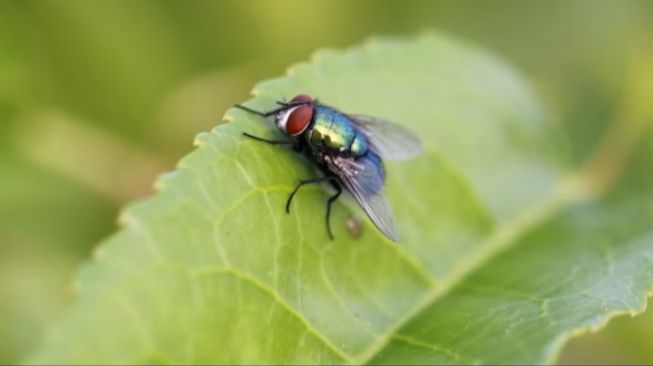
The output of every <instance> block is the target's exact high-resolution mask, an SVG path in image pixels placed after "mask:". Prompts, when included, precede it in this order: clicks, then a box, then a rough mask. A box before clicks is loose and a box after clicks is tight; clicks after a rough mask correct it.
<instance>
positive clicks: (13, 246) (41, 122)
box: [0, 0, 653, 364]
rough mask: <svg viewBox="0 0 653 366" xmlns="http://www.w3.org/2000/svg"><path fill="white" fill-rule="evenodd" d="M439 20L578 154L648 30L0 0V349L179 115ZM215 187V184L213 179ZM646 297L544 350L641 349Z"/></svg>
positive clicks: (482, 12) (462, 11)
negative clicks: (523, 87)
mask: <svg viewBox="0 0 653 366" xmlns="http://www.w3.org/2000/svg"><path fill="white" fill-rule="evenodd" d="M425 30H438V31H443V32H446V33H450V34H453V35H455V36H457V37H459V38H462V39H465V40H468V41H471V42H474V43H476V44H479V45H481V46H483V47H485V48H487V49H490V50H493V51H494V52H495V53H497V54H498V55H500V56H501V57H503V58H504V59H506V60H508V61H509V62H511V63H512V64H514V65H515V66H516V67H518V68H520V69H521V70H522V71H523V73H524V75H525V76H526V78H527V79H529V80H530V81H531V82H532V84H533V85H534V87H535V88H536V90H537V92H538V93H539V94H540V95H541V97H542V98H543V100H544V101H545V103H546V104H547V107H548V108H549V110H550V111H551V116H552V118H554V119H556V120H558V121H560V123H561V124H562V125H563V128H564V129H565V131H566V133H567V134H568V135H569V136H570V139H571V141H573V158H574V161H575V162H576V163H578V164H580V163H581V162H582V161H583V160H584V159H585V158H586V157H587V155H588V154H589V152H590V151H592V149H593V148H594V147H595V145H596V141H597V140H598V137H599V136H600V135H601V134H602V132H603V130H604V128H605V127H606V126H607V124H608V123H609V122H610V121H611V120H612V119H613V118H614V115H615V113H616V111H617V109H618V108H619V106H620V105H621V103H623V100H622V99H623V98H622V90H623V87H624V86H623V79H624V77H625V75H626V74H627V65H628V62H629V61H628V60H629V56H628V55H632V54H633V52H638V50H640V49H648V50H650V49H651V47H652V45H653V41H652V40H653V2H651V1H641V2H635V1H594V0H587V1H546V2H527V1H493V2H477V1H378V0H358V1H347V0H342V1H335V0H328V1H327V0H323V1H306V0H303V1H302V0H297V1H279V0H274V1H272V0H269V1H263V0H259V1H255V0H239V1H219V0H217V1H86V0H80V1H65V0H64V1H26V0H22V1H6V0H0V363H2V364H4V363H13V362H18V361H20V360H21V359H23V358H24V356H25V355H27V354H29V352H30V351H31V350H33V349H34V348H36V347H38V345H39V343H40V340H41V338H42V336H43V334H44V333H45V332H47V329H48V326H47V325H48V324H49V323H51V322H52V321H53V320H56V319H57V317H58V316H59V314H61V312H62V310H63V309H64V308H65V306H66V305H67V304H68V303H69V302H70V301H71V299H72V298H73V292H74V291H73V289H74V282H73V275H74V272H75V268H76V267H77V266H78V265H79V264H80V263H81V262H82V261H84V260H86V259H87V258H88V257H89V256H90V255H92V251H93V247H94V245H95V244H96V243H97V242H98V241H99V240H101V239H102V238H103V237H106V236H107V235H109V234H110V233H111V232H112V231H113V230H114V229H115V227H116V224H115V220H116V217H117V213H118V211H119V210H120V207H121V206H123V205H124V204H125V203H126V202H128V201H132V200H135V199H139V198H142V197H144V196H146V195H147V194H149V193H150V191H151V186H152V182H153V180H154V177H155V176H156V175H157V174H158V173H160V172H162V171H165V170H170V169H173V167H174V164H175V162H176V161H177V160H178V159H179V158H180V157H181V156H182V155H184V154H185V153H187V152H189V151H190V150H191V149H192V140H193V137H194V135H195V134H196V133H198V132H199V131H202V130H208V129H210V128H211V127H213V126H215V125H216V124H218V123H221V116H222V114H223V112H224V111H225V110H226V108H228V107H229V106H230V105H232V104H233V103H236V102H239V101H242V100H244V99H246V98H247V97H248V93H249V90H250V89H251V88H252V86H253V85H254V83H255V82H257V81H258V80H261V79H265V78H270V77H275V76H279V75H281V74H283V73H284V71H285V69H286V67H287V66H288V65H290V64H292V63H295V62H298V61H303V60H306V59H307V58H308V57H309V55H310V54H311V53H312V52H313V51H314V50H315V49H318V48H325V47H337V48H340V47H348V46H351V45H355V44H357V43H360V42H362V41H364V40H365V39H366V38H368V37H370V36H379V35H413V34H416V33H419V32H423V31H425ZM218 188H219V187H218ZM651 339H653V311H648V312H647V313H645V314H643V315H641V316H639V317H637V318H634V319H632V318H628V317H623V318H619V319H616V320H614V321H613V322H611V323H610V325H609V326H608V327H607V328H605V329H604V330H602V331H601V332H599V333H598V334H590V335H585V336H582V337H580V338H578V339H574V340H573V341H572V342H571V344H570V345H569V346H568V347H567V348H566V349H565V350H564V352H563V354H562V357H561V363H592V362H595V363H653V347H651V341H650V340H651Z"/></svg>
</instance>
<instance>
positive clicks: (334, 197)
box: [326, 180, 342, 240]
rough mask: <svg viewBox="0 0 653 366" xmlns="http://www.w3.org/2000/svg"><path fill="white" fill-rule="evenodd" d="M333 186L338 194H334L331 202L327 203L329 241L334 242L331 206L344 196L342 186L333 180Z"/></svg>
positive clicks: (330, 199) (330, 198)
mask: <svg viewBox="0 0 653 366" xmlns="http://www.w3.org/2000/svg"><path fill="white" fill-rule="evenodd" d="M331 185H332V186H333V188H335V189H336V193H334V194H333V196H331V197H329V200H328V201H327V210H326V226H327V233H329V239H331V240H333V232H331V205H332V204H333V202H335V201H336V200H337V199H338V197H340V195H341V194H342V187H340V184H338V182H337V181H336V180H331Z"/></svg>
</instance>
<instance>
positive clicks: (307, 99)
mask: <svg viewBox="0 0 653 366" xmlns="http://www.w3.org/2000/svg"><path fill="white" fill-rule="evenodd" d="M290 103H313V98H311V96H310V95H306V94H299V95H298V96H296V97H294V98H292V100H291V101H290Z"/></svg>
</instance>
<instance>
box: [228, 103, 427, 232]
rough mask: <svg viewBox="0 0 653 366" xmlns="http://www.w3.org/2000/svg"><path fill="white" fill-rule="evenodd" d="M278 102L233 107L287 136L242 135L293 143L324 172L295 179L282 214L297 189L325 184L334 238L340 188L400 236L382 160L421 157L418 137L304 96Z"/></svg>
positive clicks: (274, 142)
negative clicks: (268, 120)
mask: <svg viewBox="0 0 653 366" xmlns="http://www.w3.org/2000/svg"><path fill="white" fill-rule="evenodd" d="M277 104H278V105H279V107H278V108H275V109H273V110H270V111H267V112H261V111H257V110H253V109H250V108H248V107H245V106H243V105H238V104H237V105H236V107H237V108H240V109H242V110H245V111H247V112H250V113H254V114H256V115H259V116H261V117H270V116H274V122H275V124H276V126H277V128H278V129H279V130H280V131H281V132H282V133H283V134H284V135H286V136H287V137H288V138H287V139H284V140H269V139H266V138H262V137H258V136H254V135H251V134H249V133H246V132H243V135H244V136H246V137H248V138H251V139H254V140H256V141H261V142H265V143H268V144H271V145H288V146H292V147H293V148H294V150H295V151H297V152H299V153H302V154H304V155H305V156H306V157H307V158H308V159H309V160H310V161H311V162H313V163H314V164H315V165H316V166H317V167H318V168H319V169H320V171H321V172H322V176H319V177H314V178H309V179H303V180H300V181H299V183H298V184H297V186H295V189H293V191H292V192H291V193H290V195H289V196H288V200H287V201H286V212H287V213H290V204H291V202H292V199H293V197H294V196H295V194H297V192H298V191H299V189H300V188H301V187H303V186H305V185H307V184H316V183H326V182H328V183H329V184H331V186H332V187H333V188H334V189H335V193H334V194H333V195H332V196H330V197H329V199H328V200H327V207H326V227H327V233H328V235H329V238H331V239H333V233H332V231H331V223H330V216H331V205H332V204H333V202H335V201H336V200H337V199H338V197H340V195H341V193H342V191H343V188H344V189H345V190H346V191H348V192H349V193H351V195H352V196H353V197H354V199H355V200H356V202H357V203H358V205H359V206H360V207H361V208H362V209H363V211H365V214H367V216H368V217H369V218H370V220H371V221H372V222H373V223H374V225H375V226H376V227H377V228H378V229H379V231H381V233H383V234H384V235H385V236H386V237H387V238H389V239H390V240H392V241H395V242H396V241H397V240H398V239H399V235H398V233H397V228H396V225H395V222H394V216H393V214H392V209H391V208H390V204H389V203H388V200H387V199H386V197H385V194H384V193H383V185H384V182H385V168H384V166H383V159H388V160H405V159H409V158H412V157H414V156H416V155H419V154H420V153H421V152H422V145H421V143H420V141H419V139H418V138H417V136H415V134H413V133H412V132H411V131H409V130H408V129H406V128H404V127H401V126H399V125H396V124H393V123H391V122H387V121H383V120H381V119H378V118H375V117H370V116H364V115H355V114H345V113H343V112H340V111H338V110H337V109H335V108H333V107H330V106H327V105H324V104H321V103H319V102H318V101H317V100H316V99H313V98H312V97H311V96H309V95H305V94H300V95H298V96H296V97H294V98H293V99H292V100H291V101H290V102H284V101H278V102H277Z"/></svg>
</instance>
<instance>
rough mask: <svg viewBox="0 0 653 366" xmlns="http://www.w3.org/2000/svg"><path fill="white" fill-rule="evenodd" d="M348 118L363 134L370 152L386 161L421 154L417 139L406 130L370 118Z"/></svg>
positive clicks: (359, 116)
mask: <svg viewBox="0 0 653 366" xmlns="http://www.w3.org/2000/svg"><path fill="white" fill-rule="evenodd" d="M349 117H350V118H351V119H352V121H353V122H354V124H356V126H358V127H359V130H360V131H361V132H363V134H365V137H367V140H368V141H369V142H370V144H371V145H372V150H374V151H375V152H376V153H378V154H379V155H381V156H382V157H384V158H386V159H389V160H405V159H410V158H412V157H415V156H417V155H419V154H420V153H421V152H422V143H421V142H420V141H419V138H418V137H417V136H416V135H415V134H414V133H413V132H411V131H410V130H409V129H407V128H404V127H402V126H399V125H396V124H394V123H392V122H387V121H383V120H380V119H378V118H374V117H370V116H363V115H350V116H349Z"/></svg>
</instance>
